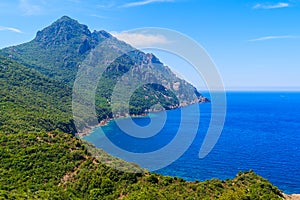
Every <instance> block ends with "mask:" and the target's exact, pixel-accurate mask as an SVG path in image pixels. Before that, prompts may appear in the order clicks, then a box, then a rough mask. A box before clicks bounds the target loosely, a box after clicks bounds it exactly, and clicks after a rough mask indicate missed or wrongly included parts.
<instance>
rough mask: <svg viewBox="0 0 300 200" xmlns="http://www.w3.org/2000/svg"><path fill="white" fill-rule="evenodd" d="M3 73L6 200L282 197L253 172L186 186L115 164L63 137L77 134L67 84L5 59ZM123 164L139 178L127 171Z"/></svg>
mask: <svg viewBox="0 0 300 200" xmlns="http://www.w3.org/2000/svg"><path fill="white" fill-rule="evenodd" d="M0 69H1V71H0V72H1V73H0V77H1V79H0V84H1V101H0V103H1V115H0V116H1V125H0V160H1V162H0V199H117V198H121V199H212V198H220V199H280V197H281V192H280V191H279V190H278V189H277V188H276V187H274V186H273V185H272V184H271V183H269V182H268V181H267V180H265V179H263V178H262V177H260V176H258V175H256V174H254V173H253V172H245V173H240V174H238V175H237V177H236V178H234V179H233V180H226V181H220V180H210V181H205V182H186V181H184V180H183V179H180V178H176V177H167V176H161V175H157V174H152V173H148V172H145V170H142V169H139V168H138V167H137V166H136V165H135V164H130V163H126V162H124V161H121V160H119V159H116V158H113V157H111V156H109V155H108V154H106V153H105V152H103V151H102V150H100V149H96V148H94V147H93V146H92V145H90V144H88V143H86V142H82V141H81V140H79V139H77V138H76V137H74V136H72V134H67V133H64V132H72V131H71V130H72V128H70V127H72V126H71V124H72V123H71V122H70V116H69V114H68V110H69V109H70V108H69V106H68V103H67V102H68V101H69V96H68V95H67V94H68V93H69V88H68V86H66V85H63V84H59V83H57V82H56V81H53V80H51V79H49V78H47V77H45V76H43V75H41V74H40V73H38V72H36V71H34V70H32V69H28V68H26V67H25V66H22V65H20V64H18V63H16V62H14V61H11V60H10V59H6V58H1V59H0ZM55 129H58V130H55ZM62 131H64V132H62ZM92 155H93V156H92ZM116 166H117V167H118V168H120V167H123V168H125V169H126V170H128V169H136V170H135V171H138V173H125V172H121V171H118V170H115V169H114V167H116Z"/></svg>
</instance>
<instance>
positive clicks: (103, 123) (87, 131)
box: [75, 96, 210, 138]
mask: <svg viewBox="0 0 300 200" xmlns="http://www.w3.org/2000/svg"><path fill="white" fill-rule="evenodd" d="M209 102H210V100H209V99H208V98H207V97H203V96H202V97H200V98H199V99H198V100H194V101H192V102H190V103H189V104H188V103H185V104H181V105H179V106H174V107H172V108H171V109H170V110H174V109H178V108H182V107H186V106H190V105H193V104H196V103H198V104H201V103H209ZM164 110H165V109H164ZM162 111H163V110H148V111H147V112H145V113H143V114H140V115H129V114H126V115H125V116H122V115H118V116H115V117H112V118H106V119H103V120H101V121H100V122H99V123H98V124H96V125H94V126H88V127H85V128H84V129H83V130H82V131H81V132H78V133H76V134H75V136H76V137H79V138H82V137H84V136H88V135H89V134H91V132H92V131H93V129H95V128H97V127H101V126H106V125H108V124H109V122H110V121H112V120H115V119H123V118H128V117H133V118H134V117H146V116H148V114H149V113H157V112H162Z"/></svg>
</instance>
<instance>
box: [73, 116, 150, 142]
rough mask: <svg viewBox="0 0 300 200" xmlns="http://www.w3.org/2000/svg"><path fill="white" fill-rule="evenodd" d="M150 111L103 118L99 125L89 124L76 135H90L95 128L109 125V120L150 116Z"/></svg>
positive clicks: (80, 136)
mask: <svg viewBox="0 0 300 200" xmlns="http://www.w3.org/2000/svg"><path fill="white" fill-rule="evenodd" d="M149 113H150V112H148V113H144V114H141V115H128V116H118V117H113V118H106V119H103V120H101V121H100V122H99V123H98V124H97V125H94V126H88V127H86V128H84V129H83V130H82V131H81V132H78V133H76V134H75V136H76V137H79V138H80V139H82V137H84V136H88V135H90V134H91V133H92V131H93V129H95V128H98V127H101V126H107V125H108V124H109V122H111V121H112V120H116V119H126V118H129V117H131V118H139V117H146V116H148V114H149Z"/></svg>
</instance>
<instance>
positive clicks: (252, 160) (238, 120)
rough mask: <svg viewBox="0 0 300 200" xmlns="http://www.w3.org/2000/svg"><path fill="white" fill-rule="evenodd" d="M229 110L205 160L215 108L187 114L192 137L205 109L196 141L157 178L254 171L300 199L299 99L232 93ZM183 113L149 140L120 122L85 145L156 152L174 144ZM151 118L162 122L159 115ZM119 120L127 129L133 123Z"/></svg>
mask: <svg viewBox="0 0 300 200" xmlns="http://www.w3.org/2000/svg"><path fill="white" fill-rule="evenodd" d="M227 104H228V105H227V115H226V121H225V126H224V129H223V131H222V134H221V137H220V138H219V140H218V143H217V144H216V146H215V147H214V149H213V150H212V151H211V152H210V154H209V155H208V156H206V157H205V158H204V159H199V157H198V153H199V149H200V147H201V144H202V143H203V138H204V136H205V134H206V131H207V128H208V125H209V122H210V117H211V113H210V107H211V105H210V104H196V105H192V106H189V107H185V108H182V109H185V110H184V112H188V113H189V114H188V115H187V118H188V119H187V120H185V121H186V123H191V126H185V130H184V131H185V132H186V133H187V134H188V133H189V131H190V128H192V126H193V125H192V122H193V121H195V118H196V117H197V115H196V114H195V113H194V111H195V110H196V108H197V107H198V106H199V107H200V111H201V118H200V123H199V129H198V132H197V135H196V138H195V140H194V141H193V143H192V145H191V146H190V147H189V148H188V150H187V151H186V152H185V153H184V154H183V155H182V156H181V157H180V158H179V159H178V160H176V161H175V162H173V163H172V164H170V165H169V166H167V167H164V168H162V169H160V170H157V171H156V172H157V173H161V174H164V175H171V176H179V177H183V178H185V179H187V180H206V179H211V178H219V179H227V178H232V177H234V176H235V175H236V174H237V172H238V171H240V170H249V169H253V170H254V171H255V172H256V173H258V174H260V175H261V176H263V177H265V178H267V179H269V180H270V181H271V182H272V183H273V184H275V185H276V186H278V187H279V188H280V189H281V190H283V191H284V192H286V193H300V93H293V92H232V93H227ZM181 112H183V110H181V109H176V110H171V111H167V121H166V123H165V124H164V127H163V129H162V130H161V131H160V132H159V133H158V134H157V135H155V136H153V137H150V138H146V139H140V138H134V137H132V136H128V135H127V134H125V133H124V132H123V131H122V130H120V128H119V127H118V125H117V123H116V122H115V121H111V122H110V123H109V125H108V126H104V127H98V128H96V129H94V131H93V132H92V133H91V134H90V135H89V136H86V137H84V139H85V140H88V141H90V142H92V143H94V144H95V145H96V146H97V147H101V148H104V149H105V145H104V144H103V138H104V135H103V134H105V135H106V136H107V137H108V138H109V139H110V141H112V142H113V143H114V144H115V145H117V146H118V147H120V148H122V149H125V150H127V151H131V152H136V153H147V152H152V151H155V150H157V149H161V148H163V147H164V146H165V145H167V144H168V143H170V142H171V141H172V140H173V139H174V138H175V136H176V133H177V131H178V127H179V124H180V118H181ZM152 115H153V117H158V118H159V117H160V113H154V114H152ZM119 120H123V121H122V122H124V123H126V120H129V119H119ZM133 120H134V122H135V123H136V124H138V125H140V126H147V125H148V124H149V123H150V119H149V118H148V117H144V118H134V119H133ZM100 130H102V131H103V132H104V133H103V132H102V131H100ZM111 153H112V154H114V153H113V152H111ZM115 156H119V157H122V155H115ZM123 159H126V157H125V158H124V157H123ZM153 162H154V161H153Z"/></svg>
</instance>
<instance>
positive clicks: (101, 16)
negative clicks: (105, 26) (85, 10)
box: [90, 14, 107, 19]
mask: <svg viewBox="0 0 300 200" xmlns="http://www.w3.org/2000/svg"><path fill="white" fill-rule="evenodd" d="M90 16H91V17H96V18H99V19H107V17H105V16H103V15H97V14H91V15H90Z"/></svg>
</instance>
